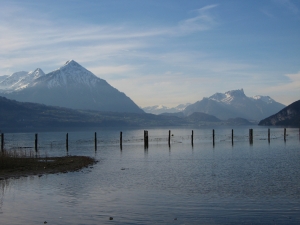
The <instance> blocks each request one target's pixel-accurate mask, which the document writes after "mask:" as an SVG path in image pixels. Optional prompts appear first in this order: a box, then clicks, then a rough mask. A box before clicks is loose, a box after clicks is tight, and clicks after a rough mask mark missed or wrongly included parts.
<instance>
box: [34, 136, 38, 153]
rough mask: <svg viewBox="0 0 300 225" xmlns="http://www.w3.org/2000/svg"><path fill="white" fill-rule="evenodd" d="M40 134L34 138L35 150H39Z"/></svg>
mask: <svg viewBox="0 0 300 225" xmlns="http://www.w3.org/2000/svg"><path fill="white" fill-rule="evenodd" d="M37 145H38V134H35V139H34V149H35V152H37V151H38V146H37Z"/></svg>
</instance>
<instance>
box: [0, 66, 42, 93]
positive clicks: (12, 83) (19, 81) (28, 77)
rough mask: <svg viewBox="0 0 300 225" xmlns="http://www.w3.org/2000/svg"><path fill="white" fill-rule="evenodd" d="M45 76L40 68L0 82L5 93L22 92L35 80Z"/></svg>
mask: <svg viewBox="0 0 300 225" xmlns="http://www.w3.org/2000/svg"><path fill="white" fill-rule="evenodd" d="M44 75H45V73H44V72H43V71H42V70H41V69H40V68H37V69H36V70H34V71H30V72H26V71H21V72H17V73H13V74H12V75H10V76H7V77H6V78H5V79H4V80H3V81H2V82H0V89H2V90H5V91H16V90H21V89H23V88H26V87H27V86H28V85H30V84H31V83H32V82H33V81H34V80H35V79H37V78H39V77H41V76H44Z"/></svg>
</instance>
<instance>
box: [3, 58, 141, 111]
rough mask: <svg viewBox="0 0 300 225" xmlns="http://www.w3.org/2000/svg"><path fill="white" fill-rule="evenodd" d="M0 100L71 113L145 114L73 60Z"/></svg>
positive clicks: (8, 93) (5, 94)
mask: <svg viewBox="0 0 300 225" xmlns="http://www.w3.org/2000/svg"><path fill="white" fill-rule="evenodd" d="M1 95H2V96H5V97H7V98H9V99H14V100H18V101H22V102H35V103H42V104H46V105H51V106H60V107H67V108H72V109H85V110H99V111H112V112H132V113H144V112H143V110H141V109H140V108H139V107H138V106H137V105H136V104H135V103H134V102H133V101H132V100H131V99H130V98H129V97H127V96H126V95H125V94H124V93H122V92H119V91H118V90H117V89H115V88H114V87H112V86H111V85H109V84H108V83H107V82H106V81H105V80H103V79H100V78H98V77H97V76H95V75H94V74H93V73H91V72H90V71H88V70H87V69H85V68H83V67H82V66H81V65H79V64H78V63H77V62H75V61H74V60H70V61H67V62H66V64H65V65H63V66H62V67H61V68H59V69H57V70H55V71H53V72H50V73H48V74H46V75H43V76H39V77H37V78H35V79H32V80H31V81H30V82H29V84H27V85H25V86H24V85H23V88H19V89H14V90H12V91H10V92H5V93H4V92H2V93H1Z"/></svg>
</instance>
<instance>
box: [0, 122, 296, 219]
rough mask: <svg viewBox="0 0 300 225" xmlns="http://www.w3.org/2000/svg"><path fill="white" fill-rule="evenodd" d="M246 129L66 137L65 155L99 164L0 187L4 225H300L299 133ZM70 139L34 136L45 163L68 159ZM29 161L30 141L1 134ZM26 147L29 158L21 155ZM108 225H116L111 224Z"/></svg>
mask: <svg viewBox="0 0 300 225" xmlns="http://www.w3.org/2000/svg"><path fill="white" fill-rule="evenodd" d="M253 128H254V142H253V144H252V145H250V144H249V141H248V132H249V131H248V129H249V128H247V127H236V128H234V134H235V138H234V145H233V146H232V144H231V128H226V127H219V128H215V137H216V141H215V145H214V146H213V144H212V129H211V128H205V129H194V145H193V146H192V145H191V140H190V135H191V129H173V130H172V134H173V135H174V136H172V138H171V139H172V140H171V147H169V146H168V143H167V138H168V129H150V130H149V138H150V143H149V148H148V150H145V149H144V146H143V130H123V146H122V151H121V150H120V146H119V132H120V129H115V130H113V129H111V130H97V137H98V140H97V142H98V149H97V152H95V151H94V140H93V138H94V131H85V132H69V152H68V154H69V155H88V156H92V157H95V158H96V159H98V160H99V162H98V163H97V164H96V165H94V166H92V167H91V168H85V169H84V170H82V171H80V172H72V173H67V174H59V175H57V174H50V175H44V176H42V177H38V176H29V177H23V178H19V179H9V180H3V181H0V188H1V189H0V224H43V223H44V221H47V222H48V224H300V148H299V146H300V141H299V129H287V134H288V136H287V140H286V142H285V141H284V140H283V128H274V129H271V141H270V143H268V140H267V128H264V127H263V128H262V127H253ZM65 136H66V133H63V132H56V133H39V154H40V155H41V156H44V155H48V156H56V155H66V154H67V153H66V149H65ZM5 146H6V148H7V149H11V150H13V149H16V148H17V149H20V148H21V147H22V148H21V149H22V150H24V151H25V150H26V151H30V150H31V149H30V148H29V147H33V146H34V134H32V133H23V134H20V133H11V134H5ZM24 147H26V148H24ZM109 217H113V220H109Z"/></svg>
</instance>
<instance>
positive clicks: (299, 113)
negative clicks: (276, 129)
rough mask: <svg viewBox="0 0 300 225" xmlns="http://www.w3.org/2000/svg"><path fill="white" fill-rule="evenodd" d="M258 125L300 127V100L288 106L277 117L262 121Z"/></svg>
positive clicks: (273, 116)
mask: <svg viewBox="0 0 300 225" xmlns="http://www.w3.org/2000/svg"><path fill="white" fill-rule="evenodd" d="M258 125H265V126H270V125H277V126H293V127H300V100H298V101H296V102H294V103H292V104H290V105H288V106H287V107H285V108H284V109H282V110H280V111H279V112H278V113H276V114H275V115H272V116H270V117H268V118H266V119H263V120H261V121H260V122H259V124H258Z"/></svg>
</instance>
